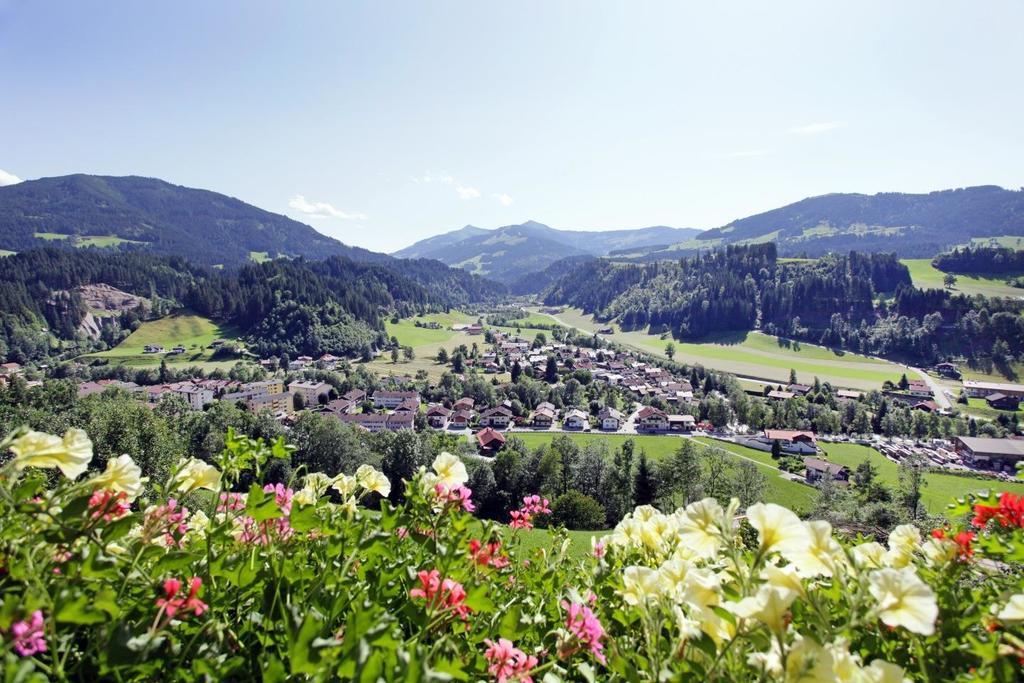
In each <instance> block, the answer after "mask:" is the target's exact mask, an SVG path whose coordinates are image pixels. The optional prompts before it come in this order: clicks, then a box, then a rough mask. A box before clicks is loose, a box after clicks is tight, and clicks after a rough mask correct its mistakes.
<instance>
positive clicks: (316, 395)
mask: <svg viewBox="0 0 1024 683" xmlns="http://www.w3.org/2000/svg"><path fill="white" fill-rule="evenodd" d="M288 391H290V392H291V393H292V394H298V395H299V396H301V397H302V400H303V401H304V402H305V404H306V405H307V406H315V405H317V404H318V403H320V397H321V396H324V397H327V396H328V395H329V394H330V393H331V385H330V384H328V383H327V382H292V383H291V384H289V385H288Z"/></svg>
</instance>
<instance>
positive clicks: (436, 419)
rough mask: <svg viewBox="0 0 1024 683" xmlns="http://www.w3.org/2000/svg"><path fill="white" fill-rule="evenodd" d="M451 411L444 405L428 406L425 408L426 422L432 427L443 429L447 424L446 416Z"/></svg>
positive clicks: (447, 416)
mask: <svg viewBox="0 0 1024 683" xmlns="http://www.w3.org/2000/svg"><path fill="white" fill-rule="evenodd" d="M451 414H452V411H450V410H448V409H447V408H445V407H444V406H430V407H429V408H427V424H428V425H430V426H431V427H433V428H434V429H444V428H445V427H447V426H448V418H449V417H451Z"/></svg>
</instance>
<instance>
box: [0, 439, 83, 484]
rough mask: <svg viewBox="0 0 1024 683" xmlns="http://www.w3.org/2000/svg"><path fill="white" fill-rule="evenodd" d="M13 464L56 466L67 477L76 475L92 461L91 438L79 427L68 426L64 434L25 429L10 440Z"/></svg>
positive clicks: (21, 467)
mask: <svg viewBox="0 0 1024 683" xmlns="http://www.w3.org/2000/svg"><path fill="white" fill-rule="evenodd" d="M10 448H11V451H13V452H14V467H15V468H16V469H18V470H23V469H25V468H26V467H42V468H51V467H56V468H57V469H59V470H60V471H61V472H62V473H63V474H64V476H65V477H67V478H68V479H77V478H78V477H79V476H81V474H82V473H83V472H85V471H86V470H87V469H88V468H89V463H90V462H91V461H92V441H90V440H89V437H88V435H87V434H86V433H85V432H84V431H82V430H81V429H69V430H67V431H66V432H64V438H60V437H58V436H54V435H52V434H46V433H44V432H31V431H30V432H26V433H25V434H22V435H21V436H19V437H18V438H17V439H15V440H14V441H13V442H11V446H10Z"/></svg>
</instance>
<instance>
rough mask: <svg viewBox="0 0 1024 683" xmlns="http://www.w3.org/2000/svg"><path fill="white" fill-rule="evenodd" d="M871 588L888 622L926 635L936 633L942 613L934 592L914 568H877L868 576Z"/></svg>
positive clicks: (884, 621)
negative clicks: (937, 621)
mask: <svg viewBox="0 0 1024 683" xmlns="http://www.w3.org/2000/svg"><path fill="white" fill-rule="evenodd" d="M868 590H869V591H870V592H871V595H872V597H874V598H875V601H876V602H877V603H878V604H877V608H876V609H877V612H878V617H879V618H880V619H881V620H882V623H884V624H885V625H887V626H893V627H896V626H902V627H903V628H905V629H907V630H908V631H911V632H913V633H920V634H921V635H925V636H930V635H931V634H932V633H934V632H935V619H936V617H938V615H939V607H938V604H937V603H936V601H935V593H934V592H932V589H931V588H930V587H929V586H928V584H926V583H925V582H923V581H922V580H921V579H920V578H919V577H918V575H917V572H915V571H914V569H913V568H912V567H904V568H902V569H888V568H887V569H876V570H875V571H873V572H871V573H870V574H869V575H868Z"/></svg>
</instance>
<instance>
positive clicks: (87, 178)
mask: <svg viewBox="0 0 1024 683" xmlns="http://www.w3.org/2000/svg"><path fill="white" fill-rule="evenodd" d="M45 245H57V246H62V245H66V246H79V247H87V246H98V247H111V246H118V245H127V246H129V247H131V248H139V249H145V250H148V251H153V252H156V253H159V254H173V255H177V256H184V257H185V258H187V259H189V260H190V261H192V262H194V263H199V264H205V265H215V264H223V265H237V264H240V263H244V262H246V261H249V260H250V255H251V254H253V253H261V252H265V253H267V254H269V255H271V256H276V255H283V256H289V257H295V256H305V257H308V258H324V257H327V256H346V257H348V258H351V259H353V260H358V261H373V262H383V261H387V260H389V257H387V256H386V255H384V254H378V253H375V252H372V251H368V250H366V249H361V248H358V247H350V246H347V245H345V244H342V243H341V242H339V241H338V240H336V239H333V238H331V237H327V236H325V235H321V234H320V233H319V232H317V231H316V230H314V229H313V228H311V227H310V226H308V225H305V224H304V223H300V222H298V221H294V220H292V219H290V218H288V217H286V216H282V215H279V214H275V213H271V212H269V211H264V210H263V209H259V208H257V207H255V206H252V205H250V204H246V203H245V202H243V201H240V200H238V199H234V198H233V197H228V196H226V195H222V194H219V193H217V192H211V191H209V190H199V189H194V188H189V187H182V186H179V185H172V184H170V183H167V182H164V181H162V180H158V179H156V178H142V177H138V176H123V177H113V176H94V175H85V174H76V175H69V176H61V177H55V178H40V179H38V180H28V181H25V182H23V183H19V184H17V185H9V186H6V187H0V248H2V249H6V250H11V251H26V250H28V249H33V248H37V247H41V246H45Z"/></svg>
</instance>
